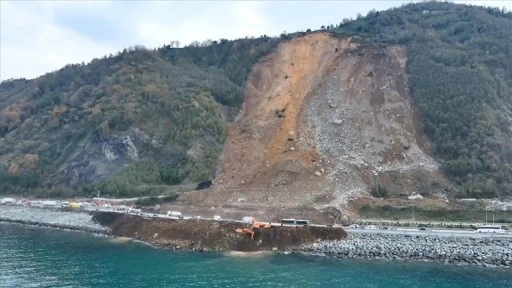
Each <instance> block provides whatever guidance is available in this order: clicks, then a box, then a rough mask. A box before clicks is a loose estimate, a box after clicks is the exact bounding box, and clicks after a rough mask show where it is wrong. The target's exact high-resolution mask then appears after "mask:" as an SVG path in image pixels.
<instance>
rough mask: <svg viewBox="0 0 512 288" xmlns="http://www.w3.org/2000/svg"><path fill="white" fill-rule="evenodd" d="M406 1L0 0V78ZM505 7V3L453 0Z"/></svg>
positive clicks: (312, 23) (299, 26)
mask: <svg viewBox="0 0 512 288" xmlns="http://www.w3.org/2000/svg"><path fill="white" fill-rule="evenodd" d="M409 2H412V1H399V0H396V1H325V2H322V1H314V2H313V1H293V2H292V1H290V2H287V1H268V2H263V1H228V2H220V1H217V2H214V1H208V2H200V1H175V2H174V1H155V2H149V1H144V2H142V1H141V2H136V1H69V2H66V1H5V0H1V1H0V79H1V80H5V79H9V78H22V77H24V78H28V79H31V78H35V77H37V76H40V75H42V74H44V73H46V72H50V71H54V70H57V69H59V68H61V67H63V66H64V65H66V64H70V63H80V62H82V61H84V62H86V63H87V62H89V61H90V60H92V59H93V58H100V57H102V56H104V55H108V54H110V53H112V54H115V53H116V52H117V51H120V50H122V49H123V48H127V47H129V46H133V45H136V44H140V45H144V46H146V47H148V48H155V47H160V46H162V45H163V44H169V42H170V41H172V40H178V41H180V43H181V45H182V46H183V45H185V44H190V42H192V41H194V40H198V41H202V40H206V39H213V40H216V39H220V38H226V39H236V38H241V37H245V36H260V35H263V34H267V35H269V36H276V35H279V34H280V33H282V32H283V31H287V32H295V31H298V30H306V29H308V28H311V29H318V28H320V26H322V25H325V24H329V23H331V24H337V23H340V22H341V20H342V19H343V18H351V17H352V18H355V17H356V15H357V13H361V14H363V15H366V13H367V12H368V11H370V10H371V9H376V10H385V9H388V8H391V7H397V6H400V5H402V4H403V3H409ZM454 2H461V3H469V4H474V5H484V6H494V7H500V8H501V7H506V8H507V10H509V11H510V10H512V1H454Z"/></svg>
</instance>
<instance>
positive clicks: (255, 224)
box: [235, 218, 272, 239]
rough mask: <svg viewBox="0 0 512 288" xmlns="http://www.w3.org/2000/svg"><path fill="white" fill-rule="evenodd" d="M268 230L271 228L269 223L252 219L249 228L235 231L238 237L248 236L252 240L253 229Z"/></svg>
mask: <svg viewBox="0 0 512 288" xmlns="http://www.w3.org/2000/svg"><path fill="white" fill-rule="evenodd" d="M269 228H272V225H271V224H270V223H264V222H258V221H256V220H255V219H254V218H253V219H252V225H251V228H237V229H236V230H235V231H236V233H237V234H238V235H243V234H250V235H251V239H254V229H269Z"/></svg>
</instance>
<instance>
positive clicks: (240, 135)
mask: <svg viewBox="0 0 512 288" xmlns="http://www.w3.org/2000/svg"><path fill="white" fill-rule="evenodd" d="M406 61H407V59H406V56H405V48H403V47H401V46H386V47H374V46H371V45H368V44H364V43H360V42H356V41H353V39H351V38H350V37H335V36H332V35H330V34H328V33H314V34H309V35H307V36H303V37H299V38H294V39H292V40H290V41H288V42H285V43H282V44H281V45H280V46H279V47H278V49H277V50H276V51H275V52H274V53H272V54H270V55H268V56H267V57H265V58H264V59H262V60H261V61H260V62H259V63H257V64H256V65H255V66H254V67H253V69H252V71H251V73H250V75H249V78H248V80H247V84H246V91H245V102H244V105H243V107H242V110H241V112H240V114H239V116H238V117H237V119H236V120H235V121H234V122H233V123H231V124H230V126H229V128H228V137H227V140H226V144H225V147H224V151H223V153H222V155H221V158H220V163H219V167H218V172H217V176H216V178H215V180H214V187H212V188H210V189H207V190H201V191H194V192H190V193H185V194H184V195H183V196H181V197H180V198H179V202H178V203H179V204H180V205H185V206H187V205H188V207H207V208H208V209H209V208H210V207H214V208H215V207H217V208H218V209H220V211H228V210H229V209H232V210H236V211H241V212H240V213H243V211H248V210H249V211H263V212H262V213H263V215H262V216H263V217H266V218H279V217H292V216H293V215H294V214H299V213H301V212H302V213H304V211H308V212H307V213H310V212H311V211H317V212H319V213H324V214H325V215H327V214H329V213H332V211H338V212H339V214H338V216H340V215H343V214H350V213H351V210H350V207H349V206H348V203H349V202H350V201H351V200H354V199H357V198H359V197H363V196H368V195H369V192H370V191H371V189H373V188H374V187H376V186H377V185H378V184H380V185H381V186H382V187H386V188H387V189H388V190H389V191H394V192H395V193H396V194H403V195H407V194H411V193H413V192H423V191H422V190H425V191H426V190H428V191H431V190H436V189H438V190H440V189H441V188H443V187H446V185H448V184H447V181H446V180H445V179H444V178H443V176H442V174H441V173H440V172H439V171H438V164H437V163H436V162H435V161H434V160H433V159H432V158H431V157H430V156H429V154H428V151H429V143H428V141H427V140H426V138H425V137H424V135H422V133H421V132H420V130H419V128H418V125H417V119H418V114H417V112H416V111H415V109H414V106H413V105H412V103H411V102H412V100H411V96H410V93H409V91H408V88H407V77H406V73H405V65H406ZM403 195H402V196H403ZM205 209H206V208H205Z"/></svg>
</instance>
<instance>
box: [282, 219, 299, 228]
mask: <svg viewBox="0 0 512 288" xmlns="http://www.w3.org/2000/svg"><path fill="white" fill-rule="evenodd" d="M296 224H297V223H296V221H295V219H281V226H295V225H296Z"/></svg>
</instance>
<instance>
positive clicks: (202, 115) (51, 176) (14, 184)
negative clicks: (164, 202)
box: [0, 37, 279, 197]
mask: <svg viewBox="0 0 512 288" xmlns="http://www.w3.org/2000/svg"><path fill="white" fill-rule="evenodd" d="M278 41H279V39H271V38H268V37H261V38H259V39H242V40H238V41H227V40H222V41H220V42H218V43H212V45H210V46H208V47H203V46H200V45H197V46H190V47H185V48H180V49H177V48H173V47H170V46H165V47H162V48H160V49H158V50H154V51H148V50H146V49H145V48H143V47H134V48H130V49H128V50H124V51H122V52H120V53H118V55H116V56H112V55H110V56H108V57H104V58H102V59H94V60H93V61H92V62H91V63H90V64H88V65H84V64H82V65H68V66H66V67H64V68H62V69H61V70H59V71H56V72H53V73H48V74H46V75H44V76H41V77H39V78H37V79H35V80H30V81H29V80H23V79H21V80H12V81H4V82H2V84H1V85H0V191H2V192H3V193H19V192H21V191H26V192H27V191H29V192H30V193H35V194H40V195H43V196H46V195H47V191H48V189H50V190H51V191H50V193H51V195H53V196H59V195H64V194H66V195H70V194H71V195H72V194H76V193H80V194H82V195H89V194H91V193H94V194H96V191H98V190H99V191H101V192H102V193H103V194H106V195H111V196H115V197H123V196H127V195H152V194H157V193H160V192H161V191H162V189H165V187H166V186H168V185H176V184H186V183H192V184H195V183H197V182H201V181H205V180H209V179H212V177H213V175H214V174H213V173H214V171H215V167H216V165H217V158H218V155H219V153H220V151H221V149H222V143H223V142H224V139H225V137H226V121H230V120H232V119H233V117H234V115H236V113H237V111H238V109H239V107H240V106H241V103H242V102H243V85H244V81H245V75H246V74H247V73H248V72H249V70H250V68H251V66H252V65H253V63H255V62H256V61H257V60H258V59H259V57H261V55H265V54H266V53H268V51H270V50H272V48H273V47H274V46H275V45H276V44H277V42H278ZM191 187H195V186H194V185H192V186H191Z"/></svg>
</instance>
